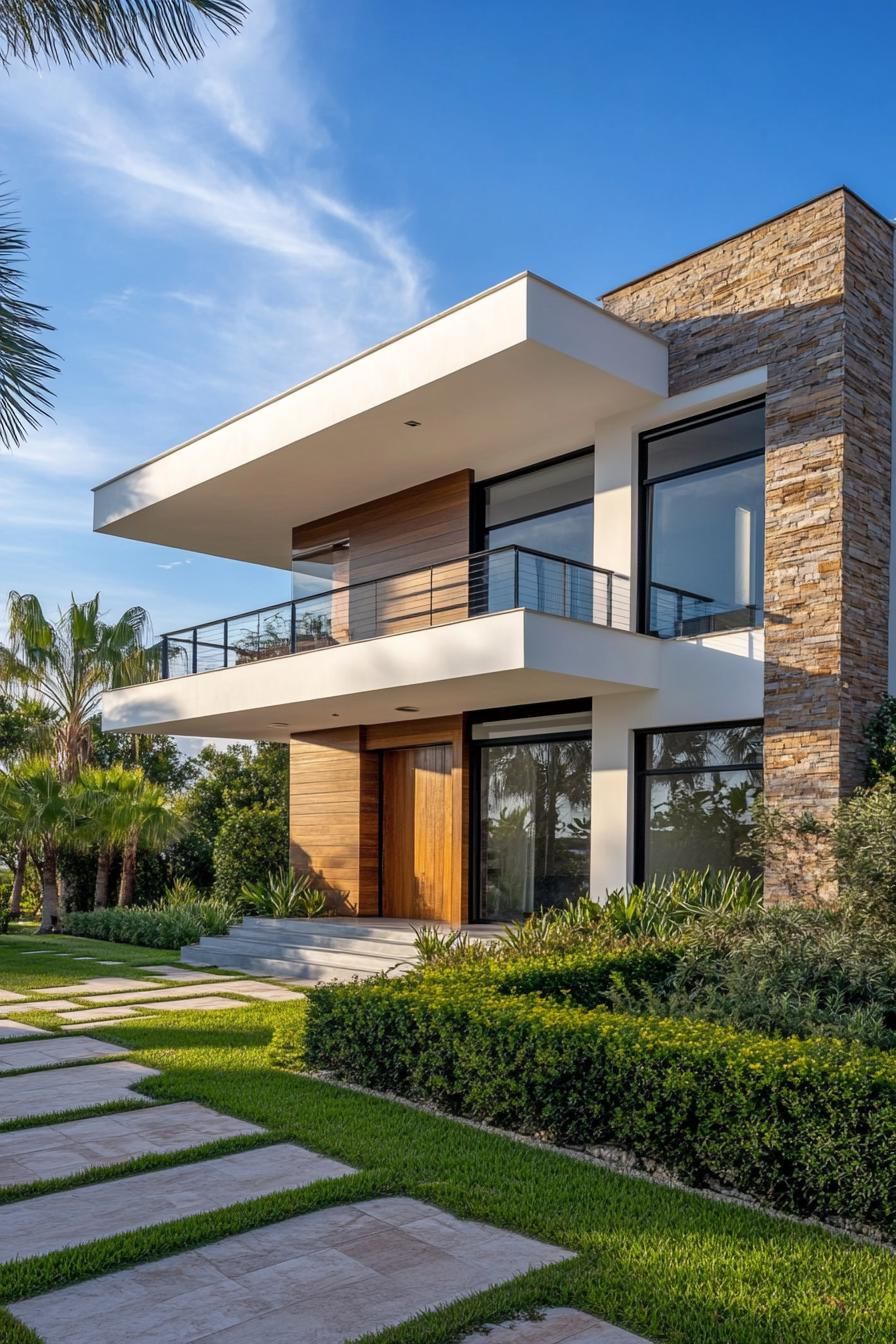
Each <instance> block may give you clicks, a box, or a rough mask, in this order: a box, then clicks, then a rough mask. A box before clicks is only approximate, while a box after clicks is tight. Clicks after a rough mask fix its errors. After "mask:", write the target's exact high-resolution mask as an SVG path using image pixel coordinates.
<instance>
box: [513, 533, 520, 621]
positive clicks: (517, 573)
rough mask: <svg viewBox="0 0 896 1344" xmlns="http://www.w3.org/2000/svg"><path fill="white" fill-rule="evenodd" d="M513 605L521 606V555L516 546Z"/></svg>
mask: <svg viewBox="0 0 896 1344" xmlns="http://www.w3.org/2000/svg"><path fill="white" fill-rule="evenodd" d="M512 555H513V605H514V607H518V606H519V604H520V553H519V551H518V550H517V548H516V547H515V546H514V548H513V551H512Z"/></svg>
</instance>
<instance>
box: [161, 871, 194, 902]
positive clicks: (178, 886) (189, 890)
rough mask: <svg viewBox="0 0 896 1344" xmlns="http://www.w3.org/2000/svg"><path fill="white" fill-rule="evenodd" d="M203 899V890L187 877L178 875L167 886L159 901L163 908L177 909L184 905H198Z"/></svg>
mask: <svg viewBox="0 0 896 1344" xmlns="http://www.w3.org/2000/svg"><path fill="white" fill-rule="evenodd" d="M201 900H202V892H201V891H200V890H199V888H198V887H197V886H196V885H195V884H194V883H193V882H191V881H190V880H189V878H186V877H178V878H175V880H174V881H173V882H172V883H171V886H170V887H168V888H166V891H165V894H164V896H163V897H162V899H161V900H160V901H159V906H160V907H161V909H163V910H177V909H178V908H179V907H180V906H182V905H196V904H197V902H199V901H201Z"/></svg>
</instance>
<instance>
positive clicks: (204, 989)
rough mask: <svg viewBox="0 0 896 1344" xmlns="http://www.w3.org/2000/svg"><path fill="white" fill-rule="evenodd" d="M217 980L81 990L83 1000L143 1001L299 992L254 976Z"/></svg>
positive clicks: (277, 998) (259, 996)
mask: <svg viewBox="0 0 896 1344" xmlns="http://www.w3.org/2000/svg"><path fill="white" fill-rule="evenodd" d="M212 978H213V979H214V980H216V981H217V983H216V984H213V985H153V987H152V988H151V989H141V990H135V991H133V992H131V993H127V992H126V993H123V994H85V995H84V1002H85V1003H96V1004H108V1003H145V1002H147V1001H149V1000H151V1001H152V1002H155V1001H156V1000H159V999H160V1000H163V1001H164V1000H165V999H189V998H193V997H195V998H201V997H203V996H204V995H206V994H242V995H244V996H245V997H246V998H247V999H274V1000H275V1001H277V1002H279V1001H282V1000H285V999H298V998H300V997H301V995H299V994H296V993H295V991H294V990H291V989H282V988H281V987H280V986H279V985H263V984H260V983H258V982H257V981H255V980H227V979H225V978H224V977H223V976H213V977H212Z"/></svg>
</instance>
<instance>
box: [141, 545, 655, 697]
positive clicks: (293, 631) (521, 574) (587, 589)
mask: <svg viewBox="0 0 896 1344" xmlns="http://www.w3.org/2000/svg"><path fill="white" fill-rule="evenodd" d="M630 606H631V602H630V584H629V580H628V578H627V577H625V576H624V575H621V574H614V573H612V572H611V571H610V570H607V569H599V568H597V567H595V566H594V565H584V564H580V563H579V562H577V561H573V560H565V559H563V558H561V557H560V556H556V555H548V554H546V553H545V552H542V551H535V550H530V549H528V548H525V547H521V546H503V547H499V548H498V549H495V550H491V551H480V552H478V553H476V554H473V555H465V556H462V557H461V558H460V559H458V560H449V561H446V562H444V563H442V564H438V565H431V566H428V567H427V568H424V569H414V570H409V571H406V572H404V573H401V574H390V575H389V576H388V577H385V578H381V579H373V580H369V581H367V582H363V583H355V584H348V585H346V586H345V587H341V588H335V589H330V590H328V591H327V592H321V593H316V594H313V595H312V596H310V597H302V598H295V599H292V600H290V601H287V602H280V603H275V604H274V605H273V606H269V607H260V608H258V609H257V610H255V611H248V612H242V613H240V614H239V615H237V616H227V617H225V618H224V619H223V620H218V621H207V622H205V623H203V624H202V625H194V626H188V627H186V628H185V629H182V630H173V631H171V632H169V633H168V634H165V635H163V636H162V640H161V645H162V677H163V678H164V679H168V678H172V677H181V676H191V675H195V674H197V673H200V672H215V671H219V670H221V669H223V668H230V667H241V666H245V665H246V664H251V663H259V662H263V661H265V660H267V659H270V658H282V657H286V656H289V655H292V654H302V653H313V652H315V651H318V650H321V649H331V648H334V647H337V646H339V645H344V644H357V643H360V642H362V641H366V640H371V639H381V638H383V637H385V636H391V635H401V634H408V633H410V632H411V631H417V630H427V629H430V628H431V627H432V626H438V625H447V624H449V623H451V622H454V621H463V620H466V619H468V618H470V617H472V616H482V615H487V614H492V613H495V612H501V611H513V610H516V609H523V610H526V611H538V612H543V613H545V614H546V615H550V616H562V617H565V618H566V619H568V620H574V621H583V622H585V623H587V624H593V625H602V626H609V627H612V628H614V629H623V630H627V629H628V628H629V615H630Z"/></svg>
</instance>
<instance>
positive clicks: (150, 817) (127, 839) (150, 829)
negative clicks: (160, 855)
mask: <svg viewBox="0 0 896 1344" xmlns="http://www.w3.org/2000/svg"><path fill="white" fill-rule="evenodd" d="M117 792H118V804H117V808H116V829H117V834H119V835H120V836H122V837H123V839H122V854H121V881H120V882H119V886H118V904H119V905H131V904H132V903H133V900H134V887H135V883H136V877H137V851H138V848H139V846H140V845H143V846H144V847H145V848H147V849H151V850H159V849H164V847H165V845H167V844H168V843H169V842H171V841H173V840H176V839H177V837H178V836H179V835H180V834H181V832H182V831H183V825H184V823H183V819H182V817H181V815H180V813H179V812H178V811H177V809H176V808H175V807H174V806H173V805H172V803H171V802H170V800H169V799H168V796H167V794H166V793H165V790H164V789H163V788H161V787H160V786H159V785H158V784H153V783H151V781H150V780H148V779H147V778H146V776H145V775H144V774H143V771H142V770H123V771H122V772H121V775H120V777H119V783H118V786H117Z"/></svg>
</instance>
